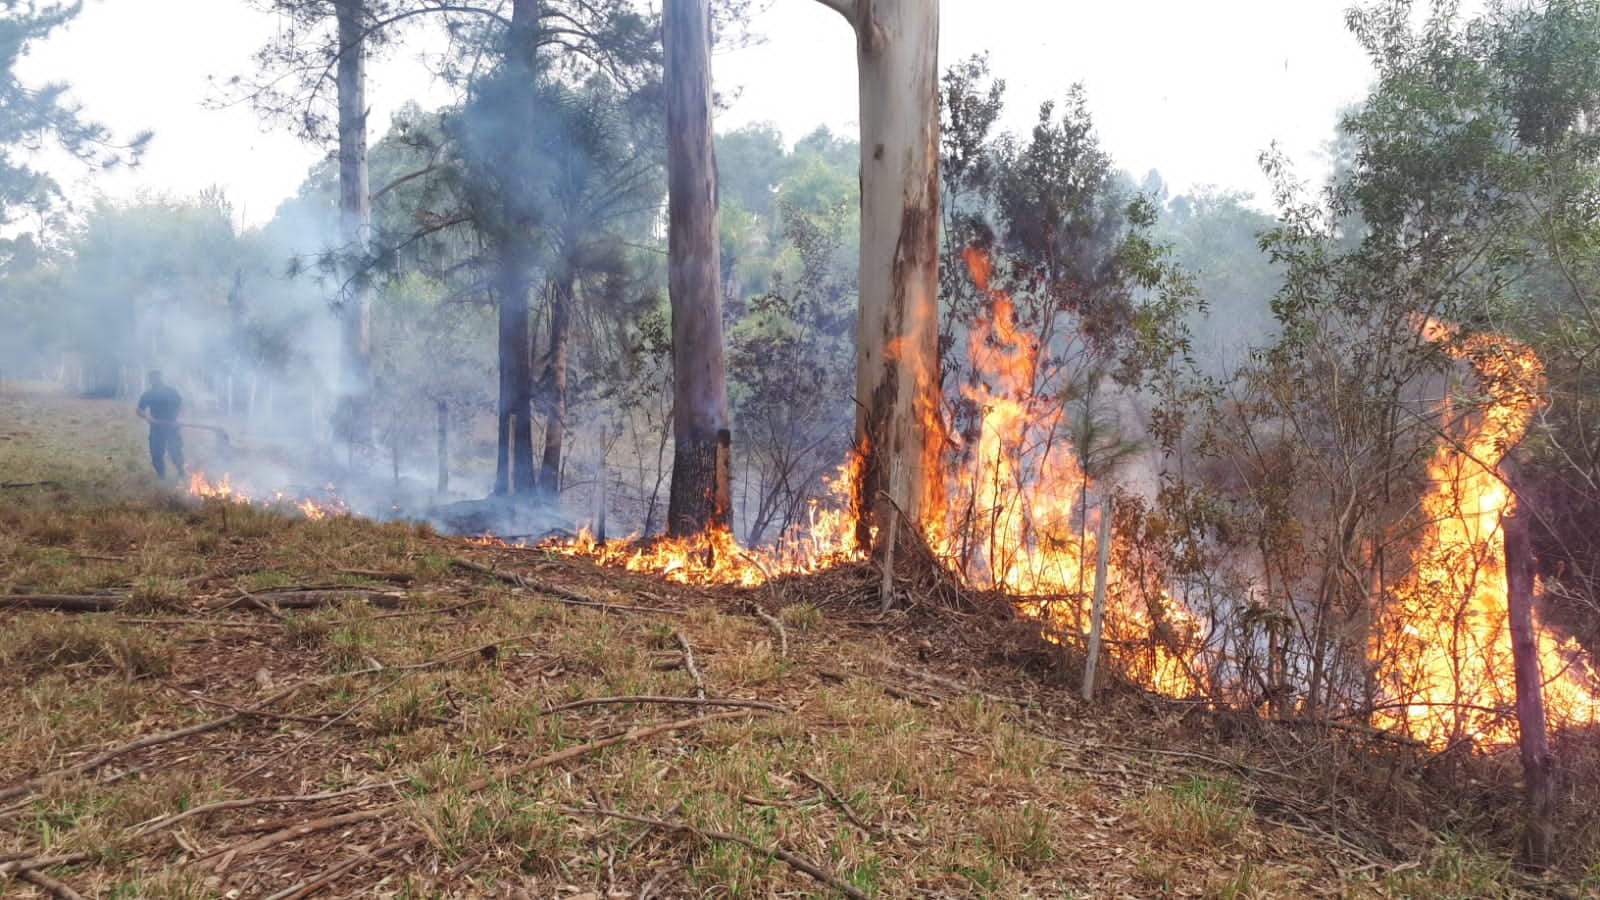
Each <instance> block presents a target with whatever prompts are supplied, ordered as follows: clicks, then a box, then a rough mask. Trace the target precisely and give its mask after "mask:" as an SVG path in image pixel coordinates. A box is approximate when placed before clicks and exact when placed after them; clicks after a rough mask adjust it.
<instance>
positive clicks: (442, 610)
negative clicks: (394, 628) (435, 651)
mask: <svg viewBox="0 0 1600 900" xmlns="http://www.w3.org/2000/svg"><path fill="white" fill-rule="evenodd" d="M488 603H489V600H488V599H487V598H484V597H479V598H478V599H476V600H468V601H466V602H464V603H457V604H455V605H454V606H440V607H437V608H435V609H414V610H410V611H409V612H392V613H383V614H382V615H377V616H368V617H366V618H364V619H341V620H339V621H337V622H329V623H328V624H329V625H330V626H331V625H348V624H351V623H353V622H376V621H379V620H380V619H409V618H413V617H415V616H439V615H445V614H448V613H453V612H460V611H462V610H463V609H472V608H473V607H475V606H486V605H488Z"/></svg>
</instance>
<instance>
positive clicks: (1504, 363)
mask: <svg viewBox="0 0 1600 900" xmlns="http://www.w3.org/2000/svg"><path fill="white" fill-rule="evenodd" d="M1419 333H1421V334H1422V336H1423V337H1425V338H1426V339H1428V340H1431V341H1434V342H1437V343H1440V344H1442V345H1444V346H1445V347H1446V349H1447V351H1448V352H1450V353H1451V354H1452V355H1453V356H1456V357H1457V358H1458V359H1464V360H1466V361H1467V362H1468V363H1469V364H1470V365H1471V367H1472V369H1473V372H1474V374H1475V375H1476V378H1477V380H1478V382H1479V384H1480V386H1481V388H1482V389H1483V391H1484V392H1485V394H1487V403H1486V405H1485V407H1484V408H1483V409H1482V410H1481V411H1478V412H1476V413H1475V414H1474V415H1473V416H1471V417H1469V421H1468V423H1467V433H1466V434H1465V436H1464V437H1462V438H1461V439H1459V440H1455V441H1452V440H1448V439H1446V440H1441V441H1440V443H1439V446H1438V448H1437V449H1436V450H1435V451H1434V455H1433V459H1432V460H1431V461H1430V462H1429V465H1428V476H1429V480H1430V482H1431V487H1430V489H1429V490H1428V492H1427V493H1426V494H1425V495H1424V497H1423V498H1422V504H1421V507H1422V514H1423V517H1424V522H1425V524H1424V527H1423V532H1422V535H1421V539H1420V541H1419V543H1418V549H1417V550H1416V551H1415V553H1414V554H1413V558H1412V564H1413V568H1412V571H1411V573H1410V575H1409V577H1407V578H1406V579H1405V581H1404V582H1403V583H1402V584H1401V585H1400V586H1399V587H1398V588H1397V589H1396V590H1395V591H1394V596H1393V598H1392V607H1393V608H1391V609H1386V610H1381V611H1380V612H1381V618H1380V622H1379V627H1378V628H1377V631H1376V634H1375V635H1374V638H1373V647H1372V651H1373V658H1374V660H1375V661H1377V662H1378V663H1379V664H1380V666H1382V670H1381V671H1380V673H1379V681H1380V685H1381V689H1382V690H1383V691H1384V693H1385V694H1386V695H1387V698H1388V699H1390V700H1392V701H1393V702H1394V703H1396V704H1397V706H1396V707H1395V708H1393V709H1380V710H1379V713H1378V715H1377V716H1376V717H1375V718H1376V721H1377V724H1379V725H1382V726H1384V727H1389V728H1395V729H1398V730H1403V731H1406V732H1408V733H1410V734H1412V735H1414V736H1416V737H1418V738H1421V739H1422V740H1424V741H1427V742H1428V743H1429V744H1431V745H1434V746H1444V745H1447V744H1449V743H1452V742H1455V741H1458V740H1462V739H1471V740H1474V741H1479V742H1483V743H1502V744H1503V743H1509V742H1511V741H1513V740H1515V738H1516V723H1515V721H1514V720H1513V719H1512V718H1510V714H1509V710H1510V709H1511V708H1512V704H1513V702H1514V699H1515V694H1516V682H1515V676H1514V674H1513V671H1512V661H1511V636H1510V630H1509V628H1508V625H1507V604H1506V593H1505V591H1506V581H1505V562H1504V555H1505V540H1504V535H1503V532H1502V531H1501V524H1500V523H1501V518H1502V517H1503V516H1505V515H1508V514H1510V513H1512V512H1513V511H1514V510H1515V505H1516V498H1515V497H1514V496H1513V495H1512V493H1511V490H1510V488H1509V486H1508V485H1507V483H1506V480H1505V476H1504V473H1502V472H1501V470H1500V468H1499V464H1500V460H1501V458H1502V457H1503V456H1505V454H1506V452H1507V451H1508V450H1509V449H1510V448H1512V447H1514V446H1516V444H1517V442H1518V441H1520V440H1521V439H1522V435H1523V433H1524V432H1525V431H1526V430H1527V427H1528V423H1529V422H1530V421H1531V420H1532V417H1533V415H1534V413H1535V411H1536V410H1537V409H1538V406H1539V403H1540V395H1541V393H1542V392H1543V390H1544V369H1543V366H1542V364H1541V363H1540V361H1539V359H1538V357H1537V356H1535V355H1534V353H1533V352H1532V350H1530V349H1529V348H1528V347H1527V346H1525V345H1523V344H1521V343H1520V342H1518V341H1515V340H1512V339H1511V338H1507V337H1502V336H1499V335H1492V334H1480V335H1472V336H1470V337H1467V338H1465V339H1461V338H1460V337H1459V334H1458V331H1457V329H1455V328H1453V327H1451V326H1449V325H1448V324H1445V323H1440V322H1436V321H1433V320H1428V321H1426V322H1421V323H1419ZM1538 638H1539V659H1540V669H1541V670H1542V671H1543V673H1544V679H1545V686H1544V694H1545V705H1546V710H1547V716H1548V718H1549V721H1550V723H1551V724H1552V725H1554V726H1559V725H1562V724H1573V723H1580V722H1593V721H1595V720H1596V714H1597V713H1600V694H1597V693H1596V690H1595V687H1594V686H1593V685H1592V683H1586V681H1590V680H1591V679H1592V675H1591V674H1590V673H1589V672H1588V671H1587V669H1586V668H1585V667H1583V666H1582V665H1581V660H1582V659H1583V658H1584V656H1583V654H1582V652H1581V650H1580V648H1578V647H1577V646H1576V645H1575V644H1574V643H1573V642H1571V641H1563V640H1561V639H1560V638H1558V637H1557V636H1555V635H1554V634H1552V633H1551V632H1550V631H1549V630H1548V629H1545V628H1543V627H1538Z"/></svg>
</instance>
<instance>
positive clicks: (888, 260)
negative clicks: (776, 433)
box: [821, 0, 944, 552]
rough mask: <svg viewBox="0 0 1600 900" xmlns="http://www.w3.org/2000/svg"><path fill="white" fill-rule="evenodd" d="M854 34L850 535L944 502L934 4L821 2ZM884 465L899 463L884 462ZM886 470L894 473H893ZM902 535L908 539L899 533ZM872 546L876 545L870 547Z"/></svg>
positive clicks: (920, 0) (921, 0) (935, 514)
mask: <svg viewBox="0 0 1600 900" xmlns="http://www.w3.org/2000/svg"><path fill="white" fill-rule="evenodd" d="M821 2H823V3H824V5H827V6H829V7H831V8H833V9H835V10H837V11H838V12H840V13H841V14H843V15H844V17H845V18H846V19H847V20H848V21H849V22H850V24H851V26H852V27H854V29H855V32H856V61H857V67H858V69H859V78H860V97H861V108H860V111H859V115H858V118H859V119H860V122H861V305H860V313H859V318H858V320H857V325H856V428H855V449H856V452H857V453H858V454H859V455H860V457H861V463H862V465H861V478H860V481H859V483H858V485H857V493H856V497H855V506H856V522H857V525H856V539H857V541H858V542H859V543H860V544H861V545H862V546H869V545H870V544H871V543H872V540H873V539H872V537H871V536H872V534H873V533H876V534H877V535H879V539H878V543H880V544H881V543H882V540H883V538H885V537H886V536H887V534H888V531H889V529H888V528H886V527H885V526H886V525H887V523H888V522H889V517H890V516H894V515H903V516H904V517H905V519H906V520H907V522H909V523H910V524H912V525H915V526H918V528H920V529H923V530H925V529H926V527H927V526H928V525H929V524H931V523H937V522H938V518H939V514H940V510H941V509H942V508H943V506H944V484H943V480H942V479H941V478H940V477H939V471H940V470H939V454H940V452H941V450H942V448H943V444H944V424H943V421H942V420H943V416H942V414H941V411H940V397H939V343H938V338H939V301H938V279H939V246H938V240H939V105H938V104H939V100H938V77H939V72H938V67H939V60H938V46H939V6H938V4H937V3H935V2H929V0H821ZM890 460H898V465H897V466H891V464H890ZM891 471H894V472H896V473H897V474H898V477H896V478H891V477H890V473H891ZM901 533H902V540H904V539H905V538H906V537H909V535H906V534H905V530H902V531H901ZM875 549H877V550H879V551H880V552H881V549H882V548H881V547H879V548H875Z"/></svg>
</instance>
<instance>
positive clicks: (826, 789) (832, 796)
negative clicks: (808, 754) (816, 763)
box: [795, 769, 878, 835]
mask: <svg viewBox="0 0 1600 900" xmlns="http://www.w3.org/2000/svg"><path fill="white" fill-rule="evenodd" d="M795 774H796V775H799V776H800V777H801V778H804V779H805V780H807V781H809V782H811V783H812V784H814V785H816V786H817V787H818V788H820V789H821V790H822V793H823V794H825V795H827V797H828V799H829V800H831V801H833V805H834V806H837V807H839V811H840V812H842V813H844V815H845V818H847V819H849V820H850V821H851V822H854V823H855V825H856V827H857V828H860V829H861V830H862V831H865V832H866V833H867V834H870V835H876V834H877V833H878V830H877V829H876V828H873V827H872V826H871V825H868V824H867V823H866V822H865V821H863V820H862V818H861V817H860V816H858V815H856V811H855V810H854V809H852V808H851V806H850V804H848V803H846V802H844V798H843V797H840V796H839V793H838V792H837V791H835V790H834V789H833V788H832V787H831V786H829V784H828V783H827V782H826V781H823V780H822V779H821V778H818V777H817V776H815V775H813V774H811V773H810V772H807V771H806V770H804V769H798V770H796V771H795Z"/></svg>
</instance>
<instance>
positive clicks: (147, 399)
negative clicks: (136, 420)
mask: <svg viewBox="0 0 1600 900" xmlns="http://www.w3.org/2000/svg"><path fill="white" fill-rule="evenodd" d="M182 408H183V397H182V396H180V395H179V394H178V392H177V391H176V390H174V389H173V388H172V387H171V386H170V385H165V384H163V385H161V386H160V387H153V388H151V389H150V390H148V391H145V392H144V393H143V394H140V395H139V411H140V412H144V411H145V410H147V409H148V410H150V418H152V419H155V420H156V421H157V422H176V421H178V410H180V409H182Z"/></svg>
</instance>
